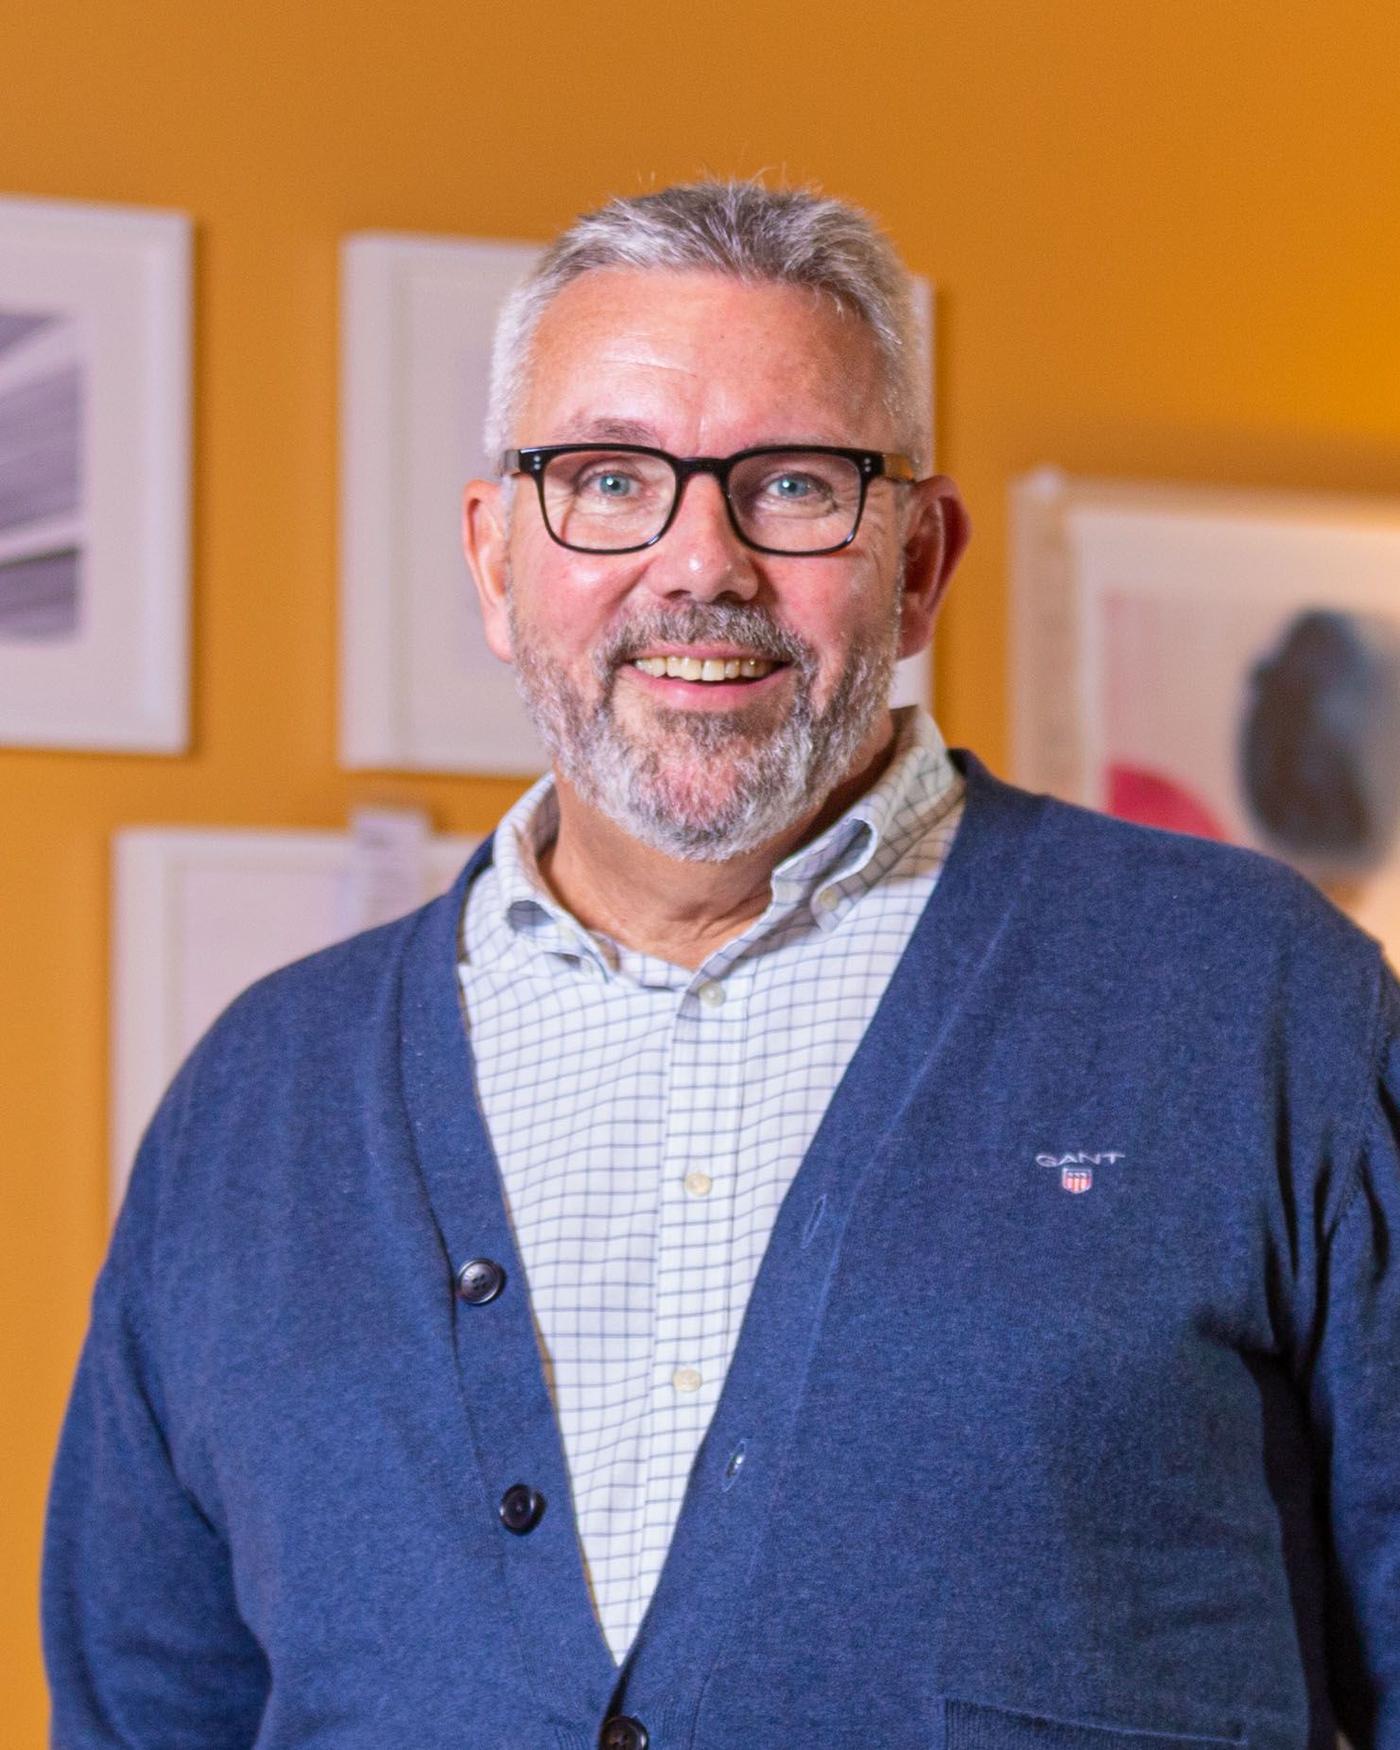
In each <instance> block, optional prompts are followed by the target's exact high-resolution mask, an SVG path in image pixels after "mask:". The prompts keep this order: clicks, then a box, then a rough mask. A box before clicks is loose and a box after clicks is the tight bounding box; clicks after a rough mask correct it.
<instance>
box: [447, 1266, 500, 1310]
mask: <svg viewBox="0 0 1400 1750" xmlns="http://www.w3.org/2000/svg"><path fill="white" fill-rule="evenodd" d="M505 1285H506V1273H505V1271H504V1270H502V1268H501V1266H500V1265H499V1264H498V1263H496V1261H495V1259H494V1258H472V1259H471V1260H470V1261H469V1262H468V1263H465V1264H463V1266H462V1268H461V1269H460V1270H459V1271H458V1272H457V1293H458V1294H459V1296H460V1297H461V1298H462V1299H463V1300H464V1301H466V1303H467V1305H468V1306H485V1305H486V1303H487V1301H488V1300H494V1299H495V1298H496V1296H497V1295H498V1294H499V1293H500V1292H501V1290H502V1289H503V1288H504V1287H505Z"/></svg>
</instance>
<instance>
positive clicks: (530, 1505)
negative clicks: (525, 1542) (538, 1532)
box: [500, 1483, 544, 1537]
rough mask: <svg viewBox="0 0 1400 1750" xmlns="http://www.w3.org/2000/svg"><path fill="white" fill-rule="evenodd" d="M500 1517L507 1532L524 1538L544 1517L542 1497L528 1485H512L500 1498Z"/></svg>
mask: <svg viewBox="0 0 1400 1750" xmlns="http://www.w3.org/2000/svg"><path fill="white" fill-rule="evenodd" d="M500 1515H501V1524H502V1525H504V1526H505V1528H506V1530H507V1531H513V1532H514V1533H515V1535H516V1536H517V1537H524V1535H525V1533H526V1532H527V1531H533V1530H534V1529H535V1527H536V1526H537V1525H538V1524H539V1522H540V1520H541V1519H542V1518H543V1517H544V1496H543V1495H542V1494H540V1492H539V1490H538V1489H532V1488H531V1487H530V1485H529V1484H528V1483H512V1484H511V1486H510V1487H509V1488H508V1489H507V1490H506V1492H505V1494H504V1495H502V1496H501V1505H500Z"/></svg>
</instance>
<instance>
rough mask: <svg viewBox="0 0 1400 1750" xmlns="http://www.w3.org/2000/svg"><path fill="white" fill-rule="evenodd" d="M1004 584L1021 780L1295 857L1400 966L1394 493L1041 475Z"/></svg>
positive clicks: (1025, 503) (1399, 675)
mask: <svg viewBox="0 0 1400 1750" xmlns="http://www.w3.org/2000/svg"><path fill="white" fill-rule="evenodd" d="M1011 577H1012V598H1013V601H1012V629H1013V650H1012V699H1013V711H1012V776H1013V777H1014V778H1015V779H1016V781H1017V782H1018V783H1021V784H1023V785H1025V786H1027V787H1028V788H1030V789H1034V790H1045V791H1049V792H1050V793H1051V794H1053V795H1057V796H1061V797H1063V798H1065V799H1066V800H1068V801H1071V802H1078V803H1081V804H1083V805H1084V806H1087V807H1090V808H1096V809H1101V810H1103V811H1105V812H1108V813H1113V814H1118V815H1120V816H1123V817H1125V818H1128V819H1134V820H1137V821H1139V822H1140V823H1141V824H1145V825H1151V826H1165V827H1169V828H1174V829H1176V830H1180V831H1186V832H1191V833H1195V834H1196V835H1198V836H1202V837H1207V838H1215V839H1219V840H1222V841H1226V842H1229V843H1234V844H1241V845H1245V846H1247V847H1249V848H1251V849H1254V850H1259V851H1263V852H1265V853H1267V854H1269V855H1273V856H1276V857H1279V858H1280V859H1282V860H1284V861H1286V862H1289V863H1292V864H1293V865H1294V867H1296V868H1298V869H1300V870H1301V872H1302V873H1304V874H1305V875H1308V876H1309V877H1310V878H1311V879H1313V880H1315V881H1316V882H1317V883H1318V885H1320V886H1321V887H1322V888H1323V890H1324V891H1326V892H1327V893H1328V894H1329V895H1330V896H1331V897H1332V898H1333V899H1334V900H1335V901H1336V902H1337V903H1338V904H1339V905H1340V906H1342V908H1343V909H1344V910H1345V911H1347V912H1348V913H1349V915H1351V916H1352V917H1353V918H1354V919H1355V921H1356V922H1358V923H1359V924H1361V926H1362V927H1363V928H1365V929H1367V930H1369V931H1370V932H1371V933H1372V934H1373V935H1375V936H1376V937H1377V938H1378V939H1379V940H1380V941H1381V943H1382V944H1383V946H1384V947H1385V948H1386V951H1387V953H1388V955H1389V956H1390V958H1391V960H1392V961H1393V962H1395V963H1400V500H1396V501H1386V500H1374V499H1364V498H1350V497H1345V496H1341V495H1335V496H1324V495H1309V494H1296V493H1287V492H1268V491H1241V490H1234V489H1229V488H1224V487H1178V486H1171V485H1160V484H1134V483H1131V482H1120V481H1106V480H1094V479H1081V478H1075V477H1073V476H1070V475H1067V474H1064V473H1061V472H1059V471H1058V470H1056V469H1052V468H1044V469H1040V470H1038V471H1036V472H1034V473H1032V474H1029V475H1026V476H1025V477H1023V478H1022V479H1020V480H1018V481H1016V482H1015V483H1014V484H1013V487H1012V493H1011ZM1307 665H1310V666H1307ZM1337 725H1351V726H1352V727H1351V728H1348V729H1347V730H1346V732H1345V735H1339V734H1338V733H1337V732H1336V727H1335V726H1337ZM1304 736H1306V737H1308V738H1309V739H1308V740H1307V741H1306V742H1304V741H1303V740H1302V739H1301V738H1302V737H1304ZM1304 746H1306V747H1307V749H1308V752H1307V755H1306V760H1307V766H1308V771H1307V772H1306V773H1305V772H1304V770H1303V761H1304V755H1303V754H1302V753H1300V752H1299V751H1297V750H1298V749H1301V748H1302V747H1304ZM1324 759H1325V760H1327V761H1328V762H1329V763H1328V764H1327V765H1326V766H1323V765H1321V764H1320V763H1319V762H1320V761H1322V760H1324ZM1318 774H1320V776H1319V775H1318ZM1343 816H1345V817H1346V818H1343Z"/></svg>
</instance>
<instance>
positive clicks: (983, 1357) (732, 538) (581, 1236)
mask: <svg viewBox="0 0 1400 1750" xmlns="http://www.w3.org/2000/svg"><path fill="white" fill-rule="evenodd" d="M923 394H924V391H923V384H922V382H921V380H920V370H919V365H918V348H917V346H916V344H915V343H914V340H913V337H912V330H911V325H910V316H909V307H908V297H907V288H906V282H905V278H904V275H903V272H902V270H901V269H900V268H899V266H898V263H897V262H896V261H895V259H894V258H893V256H892V255H891V253H890V252H889V250H888V247H887V246H886V245H885V244H884V243H883V241H882V240H881V239H880V238H879V236H878V235H877V234H876V233H874V232H873V230H872V229H871V228H870V227H869V225H868V224H867V222H866V221H864V220H863V218H862V217H861V216H860V215H859V214H858V213H856V212H854V211H853V210H852V209H850V208H847V207H844V206H842V205H840V204H838V203H835V202H829V201H825V200H821V199H819V198H817V197H815V196H810V195H806V194H791V193H782V194H769V193H765V192H764V191H762V190H761V189H758V188H756V187H753V186H750V185H738V186H714V185H698V186H694V187H687V188H678V189H672V190H666V191H663V192H661V193H659V194H656V195H652V196H647V197H643V198H640V199H636V200H631V201H622V202H614V203H612V204H611V205H610V206H608V207H607V208H605V209H604V210H603V211H601V212H600V213H597V214H593V215H590V216H588V217H586V218H584V219H582V220H580V221H579V222H578V223H577V224H576V225H575V226H574V227H573V228H572V229H571V230H570V232H568V233H567V234H566V235H565V236H564V237H563V238H562V239H561V240H560V241H559V242H558V243H557V244H556V245H555V246H554V248H553V250H552V251H551V252H550V254H549V255H548V256H547V257H546V259H545V261H544V263H543V264H542V266H541V267H540V268H539V269H538V270H537V272H536V274H535V276H534V278H533V279H532V281H531V282H530V283H529V284H528V285H527V286H526V287H525V288H523V290H522V291H521V292H520V293H519V294H518V295H517V297H516V299H515V301H514V303H513V304H512V305H511V307H510V308H509V309H508V311H507V313H506V315H505V317H504V319H503V325H502V331H501V335H500V338H499V343H498V349H497V369H496V375H495V389H494V404H493V415H492V433H493V447H494V448H495V450H496V451H498V452H499V453H500V455H501V477H500V478H499V479H497V480H492V481H477V482H473V483H472V484H471V485H470V486H469V487H468V490H467V493H466V501H465V517H464V523H465V535H466V547H467V553H468V557H469V560H470V562H471V568H472V571H473V575H474V577H475V579H476V584H477V588H478V590H479V593H480V597H481V602H482V608H483V613H484V616H485V624H486V631H487V636H488V638H489V640H490V642H491V645H492V648H493V649H494V650H495V651H496V652H497V654H498V655H500V656H502V657H503V658H505V659H506V660H508V661H511V662H513V663H514V664H515V666H516V669H517V672H518V675H519V679H520V684H521V686H522V689H523V691H524V694H525V697H526V698H527V700H528V702H529V704H530V706H531V708H532V711H533V713H534V716H535V719H536V721H537V723H538V724H539V726H540V729H541V732H542V734H543V735H544V738H545V740H546V742H547V744H548V746H549V749H550V752H551V755H552V760H553V768H554V769H553V775H552V778H551V779H549V780H546V781H545V782H543V783H542V784H540V785H539V786H537V787H536V788H535V789H533V790H532V791H531V792H530V793H529V794H528V795H527V796H526V797H525V798H524V799H523V800H522V801H521V802H520V803H519V804H518V805H517V806H516V807H515V808H514V809H512V810H511V812H510V813H509V814H508V815H507V817H506V819H505V820H504V821H503V822H502V823H501V826H500V828H499V829H498V831H497V832H496V834H495V835H494V839H493V842H492V844H491V845H490V846H489V847H487V849H486V850H485V851H484V852H483V853H482V854H481V855H479V856H477V857H476V858H474V859H473V861H472V863H471V864H470V865H469V866H468V868H467V870H466V871H464V873H463V876H462V877H461V879H460V880H459V881H458V883H457V884H456V886H455V887H454V889H453V890H452V892H451V893H450V894H449V895H448V896H447V897H446V898H444V899H443V900H440V901H439V902H437V903H436V904H434V905H431V906H429V907H426V908H425V909H424V910H423V911H422V912H420V913H418V914H416V915H415V916H413V917H411V918H408V919H405V920H404V921H403V922H401V923H399V924H395V925H392V926H389V927H388V928H386V929H382V930H378V931H375V932H372V933H370V934H367V935H365V936H361V937H358V938H356V939H355V940H353V941H351V942H350V943H348V944H345V945H344V946H342V947H340V948H337V949H334V950H331V951H330V952H328V953H326V954H322V955H318V956H316V957H315V958H313V959H311V960H309V961H305V962H303V963H301V964H299V965H298V966H296V967H293V968H290V969H288V970H287V971H285V972H282V973H280V974H278V975H276V976H275V977H273V978H272V979H270V980H267V981H264V982H263V983H262V984H260V985H259V986H257V987H255V988H254V989H253V991H251V992H250V993H249V994H248V995H246V996H245V997H244V998H242V999H241V1000H240V1001H239V1002H238V1003H237V1004H235V1005H234V1007H233V1008H232V1009H231V1010H230V1011H229V1013H228V1014H227V1015H226V1016H225V1017H224V1018H223V1019H222V1020H221V1021H220V1022H219V1023H218V1025H217V1026H216V1027H215V1028H214V1029H213V1031H212V1032H211V1034H210V1035H209V1037H208V1038H207V1039H206V1040H205V1041H204V1042H203V1043H202V1044H201V1046H200V1047H199V1048H198V1050H197V1051H196V1052H195V1054H194V1055H193V1057H192V1058H191V1060H190V1061H189V1063H187V1064H186V1066H185V1068H184V1069H183V1070H182V1071H181V1073H180V1075H179V1077H178V1078H177V1080H176V1082H175V1084H174V1086H173V1087H172V1089H171V1091H170V1094H169V1095H168V1097H167V1099H166V1101H165V1103H164V1104H163V1106H162V1108H161V1111H160V1113H159V1115H158V1116H157V1118H156V1119H155V1121H154V1123H153V1125H152V1128H151V1131H150V1133H149V1135H148V1137H147V1139H146V1141H145V1143H144V1145H143V1148H142V1151H141V1157H140V1160H139V1161H138V1164H137V1168H136V1172H135V1174H134V1177H133V1180H132V1184H131V1189H130V1191H129V1194H128V1198H127V1203H126V1207H125V1209H124V1211H123V1214H122V1217H121V1221H120V1223H119V1225H118V1229H117V1233H116V1236H115V1238H114V1240H113V1244H112V1250H111V1255H110V1257H109V1259H108V1262H107V1264H106V1267H105V1269H104V1271H103V1274H102V1278H101V1280H100V1282H99V1284H98V1288H97V1291H96V1296H95V1301H94V1311H93V1326H92V1331H91V1334H90V1336H89V1339H88V1344H87V1348H86V1350H85V1354H84V1358H83V1362H82V1365H81V1368H80V1372H79V1378H78V1382H77V1385H76V1387H75V1391H74V1398H73V1403H72V1407H71V1409H70V1413H69V1419H68V1423H67V1427H66V1430H65V1434H64V1440H63V1445H62V1450H61V1452H60V1456H59V1461H58V1467H57V1472H56V1476H55V1482H54V1487H53V1496H52V1504H51V1513H50V1527H49V1545H48V1557H47V1570H46V1582H45V1585H46V1627H47V1645H48V1655H49V1660H50V1668H51V1671H52V1676H53V1683H54V1690H55V1697H56V1703H55V1718H56V1741H57V1742H58V1743H59V1744H61V1745H65V1746H70V1747H74V1750H76V1747H78V1746H89V1745H92V1746H96V1745H118V1744H120V1745H140V1746H143V1747H147V1746H166V1745H170V1746H174V1745H181V1746H187V1745H188V1746H194V1745H199V1746H206V1745H208V1746H213V1745H219V1746H235V1745H239V1746H243V1745H254V1744H255V1745H257V1746H259V1747H260V1750H273V1747H277V1750H283V1747H287V1746H292V1745H296V1746H309V1745H312V1744H316V1745H326V1746H336V1747H337V1750H339V1747H359V1746H364V1747H366V1750H369V1747H371V1746H372V1747H374V1750H385V1747H388V1746H392V1747H399V1746H403V1747H405V1750H436V1747H437V1746H448V1745H453V1746H459V1745H463V1744H471V1745H482V1746H491V1747H493V1750H494V1747H510V1750H516V1747H524V1750H546V1747H548V1750H585V1747H586V1746H591V1745H602V1746H604V1747H606V1750H642V1747H645V1746H650V1747H651V1750H680V1747H682V1746H684V1747H686V1750H691V1747H694V1750H736V1747H738V1746H746V1747H747V1746H753V1747H759V1750H768V1747H774V1750H777V1747H781V1750H826V1747H831V1750H835V1747H836V1746H842V1747H846V1746H849V1745H852V1744H868V1745H877V1746H893V1747H905V1746H907V1747H909V1750H914V1747H915V1746H918V1747H925V1746H935V1745H942V1746H947V1747H948V1750H992V1747H996V1750H1001V1747H1006V1750H1160V1747H1169V1746H1181V1747H1187V1746H1196V1747H1197V1750H1199V1746H1200V1745H1202V1744H1203V1743H1204V1744H1212V1743H1222V1744H1223V1743H1236V1744H1239V1743H1248V1744H1251V1745H1254V1746H1267V1747H1269V1750H1285V1747H1286V1750H1303V1747H1304V1746H1310V1747H1312V1746H1321V1745H1323V1744H1326V1743H1330V1742H1331V1741H1332V1739H1333V1737H1334V1735H1335V1731H1336V1728H1337V1725H1338V1724H1339V1723H1340V1724H1341V1725H1342V1726H1343V1727H1344V1728H1345V1730H1346V1732H1347V1733H1348V1735H1349V1737H1350V1738H1351V1740H1352V1742H1353V1744H1354V1745H1356V1746H1357V1747H1358V1750H1362V1747H1379V1746H1396V1745H1400V1261H1398V1260H1397V1256H1396V1237H1397V1233H1400V1152H1397V1143H1396V1123H1395V1120H1396V1115H1397V1112H1400V1044H1397V1039H1398V1038H1400V995H1397V990H1396V986H1395V984H1394V981H1393V980H1392V979H1391V978H1390V977H1389V975H1388V974H1387V973H1386V972H1385V970H1384V968H1383V966H1382V963H1381V960H1380V957H1379V954H1378V952H1377V949H1376V947H1375V945H1374V944H1373V943H1372V942H1371V941H1370V940H1369V939H1367V938H1366V937H1364V936H1362V935H1361V934H1360V933H1359V932H1358V931H1356V930H1354V929H1353V928H1352V927H1351V926H1350V925H1348V924H1347V923H1346V922H1345V921H1344V920H1343V919H1342V918H1341V917H1340V915H1339V914H1337V913H1336V912H1334V911H1333V910H1332V909H1331V908H1330V907H1329V906H1328V905H1327V904H1326V903H1325V902H1324V901H1323V900H1321V899H1320V898H1319V897H1318V896H1317V895H1316V894H1314V893H1313V891H1312V890H1311V889H1309V888H1307V887H1306V886H1305V885H1304V884H1303V883H1302V882H1301V881H1300V880H1298V879H1297V878H1295V877H1293V876H1291V875H1290V874H1288V873H1287V872H1286V871H1285V870H1284V869H1282V868H1281V867H1280V866H1277V865H1274V864H1271V863H1269V862H1267V861H1265V860H1264V859H1261V858H1256V857H1252V856H1248V855H1246V854H1244V853H1241V852H1237V851H1232V850H1228V849H1224V848H1222V847H1219V846H1212V845H1207V844H1204V843H1201V842H1199V841H1195V840H1191V839H1188V838H1185V837H1173V836H1169V835H1165V834H1158V833H1152V832H1148V831H1146V830H1143V829H1138V828H1134V827H1129V826H1125V825H1122V824H1121V823H1117V822H1111V821H1108V820H1106V819H1103V818H1101V817H1098V816H1095V815H1092V814H1088V813H1086V812H1083V811H1081V810H1077V809H1072V808H1068V807H1066V806H1064V805H1061V804H1059V803H1054V802H1050V801H1049V800H1047V799H1045V798H1041V797H1033V796H1030V795H1027V794H1025V793H1023V792H1020V791H1017V790H1014V789H1011V788H1009V787H1008V786H1005V785H1003V784H1001V783H999V782H998V781H997V780H995V779H994V778H993V777H992V776H991V775H990V774H989V773H988V772H987V771H986V770H985V768H983V767H982V766H981V765H980V764H979V763H978V762H977V761H976V760H975V759H974V758H973V757H972V756H971V755H970V754H966V753H958V754H955V755H950V754H949V752H948V751H947V750H946V749H945V748H944V747H943V744H942V742H941V741H940V739H939V737H938V734H937V731H936V730H935V729H934V727H933V725H932V723H931V722H930V721H929V719H928V718H927V717H926V716H925V715H924V714H922V713H917V712H905V713H901V714H899V715H898V716H897V717H895V718H892V717H891V714H890V712H889V710H888V709H887V707H886V704H885V700H886V697H887V692H888V685H889V679H890V672H891V667H892V664H893V662H894V661H895V659H896V658H897V657H898V656H900V655H904V654H909V653H911V652H913V651H916V650H918V649H919V648H920V647H921V646H922V645H923V644H924V642H925V641H926V640H927V638H928V636H929V633H930V627H931V623H932V620H933V616H934V612H935V609H936V607H937V604H938V601H939V598H940V595H941V593H942V591H943V589H944V587H945V585H946V583H947V580H948V577H949V574H950V572H951V571H952V569H953V566H954V564H955V562H956V560H957V557H958V555H959V552H960V550H961V548H962V545H963V542H964V540H965V538H966V533H967V522H966V517H965V515H964V512H963V510H962V507H961V505H960V503H959V500H958V498H957V495H956V492H955V490H954V488H953V487H952V485H951V484H950V483H949V482H948V481H947V480H946V479H943V478H941V477H938V476H929V475H928V473H927V431H926V428H925V423H924V420H923V417H922V415H921V413H920V411H919V410H920V407H921V405H922V402H923Z"/></svg>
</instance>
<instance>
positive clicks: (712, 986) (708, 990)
mask: <svg viewBox="0 0 1400 1750" xmlns="http://www.w3.org/2000/svg"><path fill="white" fill-rule="evenodd" d="M699 996H700V1001H701V1002H702V1003H704V1005H705V1007H706V1008H708V1009H717V1008H718V1007H719V1006H720V1004H721V1003H722V1002H723V1001H724V986H723V985H722V984H717V983H716V982H715V980H714V979H711V980H710V982H709V983H708V984H702V985H701V986H700V991H699Z"/></svg>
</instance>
